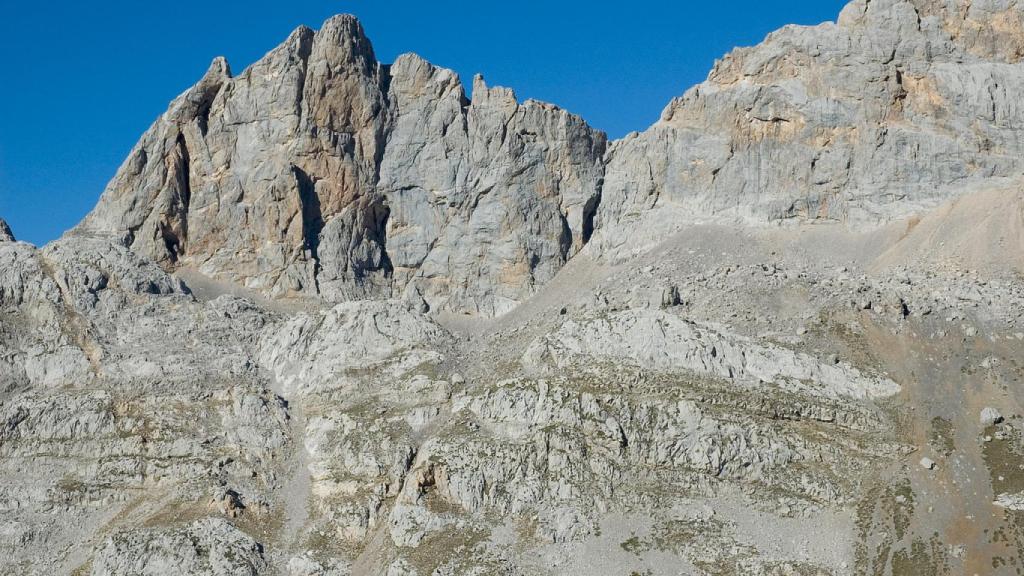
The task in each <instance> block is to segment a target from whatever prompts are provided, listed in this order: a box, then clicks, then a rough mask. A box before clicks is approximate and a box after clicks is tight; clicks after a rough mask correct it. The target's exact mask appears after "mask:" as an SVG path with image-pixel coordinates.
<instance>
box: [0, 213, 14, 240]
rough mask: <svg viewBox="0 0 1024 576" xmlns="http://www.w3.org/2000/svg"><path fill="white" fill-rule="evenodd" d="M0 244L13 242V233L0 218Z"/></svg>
mask: <svg viewBox="0 0 1024 576" xmlns="http://www.w3.org/2000/svg"><path fill="white" fill-rule="evenodd" d="M0 242H14V232H11V227H10V226H8V225H7V221H6V220H4V219H3V218H0Z"/></svg>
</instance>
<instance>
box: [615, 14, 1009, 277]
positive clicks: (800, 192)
mask: <svg viewBox="0 0 1024 576" xmlns="http://www.w3.org/2000/svg"><path fill="white" fill-rule="evenodd" d="M1021 14H1022V10H1021V7H1020V6H1018V5H1017V3H1016V2H1008V1H998V0H995V1H986V2H971V3H965V2H957V1H955V0H948V1H929V0H871V1H865V0H857V1H854V2H852V3H851V4H850V5H848V6H847V7H846V8H845V9H844V10H843V12H842V14H841V15H840V17H839V19H838V23H835V24H833V23H826V24H822V25H820V26H814V27H800V26H789V27H786V28H783V29H781V30H779V31H777V32H774V33H772V34H770V35H769V36H768V38H767V39H766V40H765V41H764V42H763V43H762V44H760V45H758V46H755V47H753V48H740V49H737V50H735V51H733V52H732V53H730V54H729V55H727V56H725V57H724V58H723V59H722V60H721V61H719V62H718V63H717V64H716V66H715V68H714V70H712V72H711V74H710V75H709V77H708V79H707V81H706V82H704V83H703V84H700V85H699V86H696V87H694V88H692V89H691V90H689V91H687V92H686V94H685V95H683V96H682V97H680V98H678V99H676V100H674V101H673V102H672V103H670V104H669V105H668V107H667V108H666V109H665V110H664V112H663V113H662V117H661V119H660V120H659V121H658V122H657V123H656V124H655V125H654V126H653V127H651V128H650V129H649V130H648V131H646V132H644V133H642V134H634V135H631V136H628V137H626V138H625V139H624V140H622V141H619V142H616V143H615V144H614V146H613V147H612V150H611V152H610V154H609V160H608V165H607V175H606V184H605V186H604V189H603V195H602V201H601V208H600V211H599V216H598V228H599V229H600V232H599V234H597V240H599V241H598V242H597V246H595V253H598V254H602V255H610V256H611V257H613V258H618V257H625V256H627V255H628V254H630V253H632V252H634V251H635V250H631V248H630V246H633V247H638V248H643V247H644V246H650V245H652V244H653V243H655V242H657V241H660V239H661V238H663V237H664V236H665V234H667V233H670V232H671V231H673V230H677V229H679V228H680V227H682V226H686V225H687V224H692V223H693V222H695V221H701V220H704V221H707V220H730V221H732V220H740V221H745V222H769V221H777V220H787V219H796V220H830V221H842V222H847V223H850V224H852V225H854V226H858V227H863V226H864V225H868V224H873V223H878V222H885V221H888V220H891V219H894V218H896V217H901V216H906V215H909V214H911V213H914V212H918V211H921V210H922V209H924V208H927V207H930V206H934V205H936V204H938V203H940V202H942V201H945V200H948V199H950V198H953V197H956V196H958V195H960V194H961V193H962V190H963V189H964V187H965V186H966V185H967V184H969V183H971V182H978V181H982V180H984V179H988V178H992V177H996V176H1015V175H1019V174H1020V172H1021V170H1022V165H1021V162H1020V160H1019V159H1020V157H1021V152H1022V144H1021V141H1020V138H1019V133H1018V130H1017V127H1019V126H1020V125H1021V123H1022V121H1024V112H1022V110H1021V108H1020V107H1019V106H1018V105H1017V103H1016V98H1015V96H1014V95H1015V94H1017V93H1019V91H1020V90H1021V89H1022V88H1024V75H1021V73H1020V70H1019V66H1017V62H1018V61H1019V60H1020V58H1021V55H1020V43H1021V41H1022V39H1024V33H1022V29H1021V21H1022V20H1021V18H1022V17H1021ZM983 31H992V33H991V34H989V33H988V32H983Z"/></svg>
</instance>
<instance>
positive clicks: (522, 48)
mask: <svg viewBox="0 0 1024 576" xmlns="http://www.w3.org/2000/svg"><path fill="white" fill-rule="evenodd" d="M844 3H845V2H843V1H841V0H813V1H808V0H802V1H795V0H734V1H732V2H724V1H719V2H707V1H703V0H702V1H691V2H686V1H676V2H669V1H666V0H658V1H654V0H632V1H629V2H623V3H614V4H613V3H610V2H609V3H604V5H602V3H600V2H584V1H580V0H567V1H562V2H558V1H550V0H549V1H547V2H543V1H534V0H523V1H520V2H454V1H448V0H431V1H423V0H419V1H415V2H413V1H404V0H391V1H381V0H356V1H329V0H315V1H314V0H287V1H284V0H276V1H264V0H245V1H240V0H226V1H216V0H205V1H196V0H178V1H176V2H104V1H97V2H82V1H81V0H74V1H72V0H55V1H49V2H41V1H38V0H27V1H11V2H6V5H5V7H4V9H3V11H2V17H0V53H2V54H3V55H4V56H3V62H4V66H3V70H2V75H3V80H4V81H3V84H2V86H0V217H3V218H5V219H6V220H7V221H8V223H10V225H11V227H12V228H13V229H14V234H15V236H17V237H18V238H19V239H21V240H27V241H29V242H33V243H35V244H42V243H45V242H48V241H50V240H52V239H54V238H57V237H58V236H60V234H61V233H62V232H63V231H64V230H66V229H68V228H70V227H71V226H73V225H75V224H76V223H77V222H78V221H79V220H80V219H81V218H82V217H83V216H84V215H85V213H86V212H88V211H89V210H90V209H91V208H92V206H93V205H94V204H95V203H96V200H97V198H99V194H100V193H101V192H102V190H103V187H104V186H105V184H106V182H107V180H109V179H110V178H111V177H112V176H113V174H114V172H115V171H116V169H117V167H118V166H119V165H120V163H121V160H122V159H123V158H124V157H125V156H126V155H127V153H128V152H129V151H130V150H131V147H132V145H133V144H134V143H135V141H136V140H137V139H138V137H139V136H140V135H141V134H142V132H143V131H144V130H145V129H146V128H147V127H148V126H149V124H150V123H151V122H152V121H153V120H154V119H155V118H156V117H157V116H158V115H159V114H160V113H161V112H163V110H164V109H165V107H166V105H167V103H168V102H169V101H170V100H171V99H172V98H174V97H175V96H176V95H177V94H179V93H180V92H182V91H184V90H185V89H186V88H188V87H189V86H190V85H191V84H192V83H194V82H195V81H196V80H198V79H199V77H200V76H201V75H202V73H203V72H204V71H205V70H206V68H207V66H208V65H209V63H210V60H211V59H212V58H213V57H214V56H217V55H223V56H226V57H227V59H228V61H229V62H230V63H231V68H232V70H233V71H234V72H235V73H236V74H237V73H238V72H241V71H242V69H244V68H245V67H246V66H247V65H249V64H250V63H252V62H253V61H254V60H256V59H257V58H259V57H260V56H261V55H263V54H264V53H265V52H267V51H268V50H270V49H271V48H273V47H274V46H276V45H277V44H278V43H279V42H280V41H282V40H283V39H284V38H285V37H286V36H287V35H288V33H289V32H290V31H291V30H292V29H294V28H295V27H296V26H298V25H300V24H306V25H309V26H311V27H313V28H316V27H318V26H319V25H320V23H321V22H323V21H324V20H325V19H327V18H328V17H329V16H331V15H333V14H337V13H342V12H348V13H352V14H355V15H356V16H358V17H359V18H360V19H361V20H362V22H363V25H364V27H365V28H366V30H367V34H368V35H369V37H370V39H371V40H372V41H373V44H374V47H375V49H376V52H377V57H378V58H380V59H381V60H382V61H384V62H390V61H392V60H393V59H394V58H395V56H397V55H398V54H401V53H403V52H416V53H418V54H420V55H422V56H424V57H425V58H427V59H428V60H430V61H432V62H434V63H435V64H438V65H441V66H445V67H448V68H453V69H455V70H456V71H457V72H459V74H460V75H461V76H462V78H463V81H464V82H465V81H469V80H471V78H472V75H473V74H474V73H476V72H481V73H483V74H484V76H485V77H486V78H487V81H488V83H489V84H492V85H495V84H499V85H503V86H510V87H512V88H514V89H515V90H516V93H517V94H518V96H519V97H520V98H521V99H524V98H537V99H540V100H546V101H549V102H554V103H556V104H558V105H560V106H562V107H564V108H567V109H568V110H571V111H573V112H575V113H578V114H580V115H582V116H583V117H584V118H586V119H587V120H588V121H589V122H590V123H591V124H592V125H593V126H595V127H597V128H600V129H603V130H605V131H606V132H608V134H609V135H610V136H611V137H613V138H615V137H621V136H622V135H624V134H626V133H627V132H629V131H631V130H642V129H644V128H645V127H647V126H648V125H650V124H651V123H652V122H654V121H655V120H656V119H657V118H658V115H659V114H660V112H661V109H662V108H663V107H664V106H665V104H666V103H667V102H668V101H669V100H670V99H671V98H672V97H674V96H677V95H679V94H682V93H683V91H685V90H686V88H688V87H690V86H691V85H693V84H695V83H697V82H700V81H702V80H703V79H704V78H705V77H706V75H707V73H708V70H709V69H710V67H711V65H712V63H713V62H714V60H715V59H716V58H718V57H720V56H721V55H722V54H724V53H725V52H727V51H728V50H729V49H731V48H732V47H733V46H737V45H741V46H742V45H751V44H756V43H757V42H760V41H761V40H762V39H763V38H764V36H765V34H767V33H768V32H770V31H772V30H774V29H776V28H778V27H780V26H782V25H784V24H787V23H798V24H816V23H819V22H823V21H826V20H834V19H835V18H836V16H837V15H838V13H839V10H840V9H841V8H842V5H843V4H844Z"/></svg>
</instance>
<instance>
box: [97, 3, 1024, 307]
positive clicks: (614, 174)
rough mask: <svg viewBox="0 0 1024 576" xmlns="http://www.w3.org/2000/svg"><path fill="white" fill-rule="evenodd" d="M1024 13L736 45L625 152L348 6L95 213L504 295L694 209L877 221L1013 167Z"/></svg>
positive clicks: (187, 253) (876, 9) (216, 244)
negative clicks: (387, 50) (384, 58)
mask: <svg viewBox="0 0 1024 576" xmlns="http://www.w3.org/2000/svg"><path fill="white" fill-rule="evenodd" d="M1019 13H1020V10H1019V9H1017V8H1016V4H1015V3H1013V2H1009V1H1005V0H1004V1H1000V0H985V1H983V2H974V3H971V4H966V3H958V2H952V1H950V2H939V1H925V0H871V1H864V0H857V1H855V2H852V3H851V4H850V5H848V6H847V7H846V8H845V9H844V10H843V12H842V14H841V15H840V16H839V18H838V23H825V24H821V25H819V26H811V27H805V26H788V27H785V28H783V29H781V30H779V31H777V32H774V33H772V34H770V35H769V36H768V37H767V38H766V39H765V41H764V42H763V43H761V44H759V45H757V46H754V47H750V48H739V49H736V50H734V51H733V52H731V53H730V54H728V55H726V56H725V57H724V58H723V59H722V60H721V61H719V62H718V63H717V64H716V66H715V68H714V69H713V70H712V71H711V73H710V74H709V76H708V79H707V81H705V82H704V83H702V84H700V85H699V86H696V87H694V88H692V89H691V90H689V91H687V92H686V93H685V94H684V95H683V96H681V97H680V98H677V99H676V100H674V101H673V102H672V103H670V104H669V106H668V107H667V108H666V109H665V111H664V113H663V114H662V118H661V120H660V121H659V122H658V123H656V124H655V125H654V126H652V127H651V128H650V129H649V130H647V131H646V132H644V133H641V134H634V135H631V136H629V137H627V138H626V139H624V140H623V141H621V142H619V143H617V144H616V145H615V146H614V147H613V148H612V149H611V150H610V151H609V153H608V154H606V151H608V150H607V149H608V146H607V142H606V139H605V136H604V135H603V134H602V133H600V132H599V131H596V130H594V129H592V128H590V127H589V126H588V125H587V124H586V122H585V121H584V120H583V119H581V118H579V117H577V116H574V115H572V114H569V113H568V112H565V111H563V110H561V109H559V108H557V107H555V106H552V105H547V104H540V103H536V102H533V101H528V102H525V103H520V102H519V101H518V100H517V98H516V95H515V93H514V92H513V91H512V90H511V89H507V88H495V87H489V86H487V84H486V82H485V81H484V80H483V77H482V76H480V75H477V76H476V77H475V78H474V79H473V82H472V87H473V98H472V102H470V101H469V99H468V98H467V97H466V94H465V90H464V88H463V86H462V83H461V80H460V79H459V77H458V75H457V74H455V73H454V72H452V71H451V70H446V69H443V68H439V67H436V66H434V65H433V64H430V63H429V62H426V61H425V60H423V59H422V58H420V57H418V56H415V55H403V56H401V57H399V58H398V59H397V60H396V61H395V62H394V63H393V64H391V65H383V64H381V63H379V62H378V61H377V60H376V57H375V55H374V52H373V47H372V45H371V43H370V41H369V39H367V37H366V35H365V33H364V31H363V29H362V26H361V25H360V24H359V21H358V20H357V19H356V18H355V17H353V16H350V15H342V16H336V17H333V18H331V19H329V20H327V21H326V22H325V23H324V24H323V26H322V27H321V28H320V30H318V31H316V32H314V31H312V30H310V29H308V28H304V27H301V28H298V29H296V30H295V31H294V32H293V33H292V34H291V35H290V36H289V37H288V39H287V40H286V41H285V42H284V43H282V44H281V45H280V46H279V47H278V48H276V49H274V50H272V51H271V52H270V53H268V54H267V55H266V56H265V57H264V58H262V59H260V60H259V61H258V62H256V63H255V64H253V65H252V66H250V67H249V68H248V69H246V70H245V71H244V72H242V74H241V75H239V76H238V77H234V78H233V77H232V76H231V73H230V71H229V69H228V66H227V64H226V63H225V62H224V61H223V60H216V61H214V63H213V65H211V68H210V70H209V71H208V72H207V74H206V75H204V77H203V78H202V79H201V80H200V81H199V82H198V83H197V84H196V85H195V86H194V87H192V88H191V89H189V90H188V91H187V92H186V93H185V94H183V95H182V96H180V97H179V98H178V99H176V100H175V101H174V102H173V103H172V104H171V106H170V109H169V110H168V113H167V114H165V115H164V116H163V117H161V119H160V120H158V121H157V122H156V123H155V124H154V125H153V127H152V128H150V130H149V131H148V132H147V133H146V134H145V135H144V136H143V138H142V140H141V141H140V143H139V145H138V146H137V147H136V149H135V150H134V151H133V153H132V155H131V156H130V157H129V159H128V160H127V161H126V162H125V165H124V166H122V168H121V170H120V171H119V172H118V174H117V176H115V178H114V179H113V180H112V181H111V183H110V185H109V186H108V188H107V190H106V192H105V193H104V195H103V198H102V199H101V201H100V203H99V205H98V206H97V207H96V209H95V210H94V211H93V213H91V214H90V215H89V217H87V219H86V220H85V221H84V222H83V224H82V225H81V226H80V227H79V230H81V231H89V232H93V233H102V234H106V235H110V236H114V237H117V238H119V239H120V240H121V241H122V242H123V243H125V244H126V245H128V246H131V247H132V248H133V249H136V250H138V251H140V252H142V253H144V254H147V255H149V256H150V257H152V258H154V259H155V260H157V261H158V262H161V263H163V265H165V266H167V267H169V268H182V267H184V268H194V269H196V270H198V271H199V272H201V273H203V274H206V275H209V276H213V277H216V278H220V279H223V280H227V281H231V282H235V283H238V284H242V285H244V286H246V287H249V288H253V289H256V290H259V291H262V292H264V293H266V294H269V295H272V296H275V297H287V296H292V297H293V296H313V297H318V298H326V299H328V300H332V301H334V300H343V299H348V298H352V297H357V296H358V297H369V296H373V297H389V296H400V295H403V294H419V295H422V297H423V298H424V299H425V302H424V304H425V305H427V306H430V307H434V308H438V309H448V310H451V311H455V312H467V313H472V314H484V315H496V314H501V313H503V312H506V311H508V310H510V309H511V308H513V307H515V306H516V305H517V304H519V303H521V302H523V301H525V300H526V299H527V298H529V297H530V295H531V294H533V293H535V292H536V291H537V290H538V289H539V287H540V286H542V285H543V284H545V283H546V282H547V281H549V280H550V279H551V278H553V277H554V275H555V274H556V273H557V272H558V270H559V269H561V267H562V266H563V265H565V263H566V262H567V261H568V260H569V259H571V258H572V257H573V256H574V255H575V254H577V253H579V252H580V251H581V250H583V248H584V246H585V245H587V244H592V246H591V247H590V248H589V249H588V255H589V257H591V258H596V259H607V260H611V261H615V260H617V259H620V258H623V257H626V256H628V255H629V254H632V253H635V252H637V251H638V250H643V249H644V248H645V247H648V246H650V245H651V243H654V242H658V241H660V240H659V239H660V238H663V237H664V236H665V235H666V234H671V233H674V232H675V231H678V230H680V229H681V228H682V227H685V226H687V225H689V224H690V223H693V222H697V221H709V220H711V221H742V222H744V223H746V224H750V225H763V224H766V223H772V222H783V221H789V222H801V221H818V222H834V223H842V224H844V225H846V226H851V227H855V228H864V227H866V226H867V227H870V226H877V225H879V224H882V223H885V222H888V221H891V220H892V219H894V218H899V217H903V216H906V215H908V214H912V213H914V212H916V211H920V210H925V209H928V208H929V207H933V206H936V205H938V204H939V203H941V202H943V201H945V200H947V199H949V198H953V197H955V196H957V195H958V194H959V193H960V192H959V191H960V190H962V189H963V186H964V184H965V183H969V182H971V181H973V180H976V179H978V178H990V177H994V176H998V177H1006V178H1011V177H1015V176H1016V175H1018V174H1019V173H1020V172H1021V168H1022V163H1021V161H1020V160H1019V158H1020V157H1021V156H1020V155H1019V154H1018V153H1017V152H1018V151H1019V148H1020V147H1021V146H1020V144H1019V142H1018V139H1016V137H1015V136H1014V135H1013V133H1012V132H1011V131H1010V130H1009V127H1011V126H1013V125H1014V122H1017V121H1019V120H1021V118H1018V117H1019V116H1020V114H1021V113H1020V112H1018V108H1017V107H1016V106H1015V105H1014V104H1013V102H1012V96H1011V95H1012V94H1013V93H1015V91H1016V90H1015V87H1016V86H1017V85H1019V84H1021V83H1022V82H1024V79H1022V77H1021V75H1020V74H1019V73H1018V72H1017V71H1016V69H1015V68H1013V67H1012V62H1014V61H1015V59H1016V58H1017V56H1014V55H1013V54H1012V52H1013V51H1014V50H1015V49H1013V48H1012V47H1013V46H1014V42H1015V41H1017V40H1019V39H1020V38H1019V37H1020V34H1019V30H1018V28H1017V27H1015V26H1016V25H1015V24H1014V22H1017V20H1015V18H1018V17H1019ZM985 28H990V29H992V30H994V31H995V34H996V35H998V36H1000V38H1002V40H1000V41H999V42H991V41H989V40H987V38H988V36H985V35H983V34H980V33H977V31H979V30H982V29H985ZM1015 39H1016V40H1015ZM592 239H593V240H594V241H593V242H591V240H592ZM417 298H419V296H417Z"/></svg>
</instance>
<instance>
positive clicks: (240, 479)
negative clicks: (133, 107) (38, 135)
mask: <svg viewBox="0 0 1024 576" xmlns="http://www.w3.org/2000/svg"><path fill="white" fill-rule="evenodd" d="M1022 58H1024V5H1018V4H1017V2H1016V1H1015V0H973V1H968V0H854V1H853V2H851V3H850V4H849V5H848V6H847V7H846V8H845V9H844V10H843V11H842V13H841V14H840V15H839V17H838V19H837V21H836V22H835V23H825V24H821V25H819V26H813V27H797V26H790V27H786V28H783V29H782V30H779V31H777V32H774V33H772V34H771V35H769V36H768V38H766V39H765V41H764V42H763V43H761V44H759V45H758V46H755V47H751V48H739V49H736V50H734V51H733V52H732V53H730V54H729V55H727V56H725V57H724V58H723V59H722V60H720V61H719V62H718V63H716V65H715V67H714V69H713V70H712V71H711V73H710V74H709V76H708V79H707V80H706V81H705V82H704V83H702V84H700V85H698V86H696V87H694V88H692V89H690V90H689V91H687V92H686V93H685V94H684V95H682V96H681V97H679V98H677V99H675V100H673V101H672V102H671V103H669V104H668V106H667V107H666V108H665V110H664V112H663V113H662V116H661V119H660V120H659V121H658V122H657V123H655V124H654V125H653V126H651V127H650V128H649V129H647V130H646V131H644V132H642V133H634V134H630V135H628V136H627V137H625V138H623V139H621V140H616V141H608V139H607V138H606V136H605V135H604V134H603V133H601V132H600V131H597V130H594V129H593V128H591V127H589V126H588V125H587V124H586V122H585V121H584V120H583V119H581V118H579V117H578V116H575V115H573V114H571V113H569V112H566V111H564V110H562V109H560V108H558V107H556V106H553V105H550V104H546V103H542V102H536V101H526V102H519V101H518V100H517V98H516V96H515V94H514V93H513V92H512V91H511V90H509V89H506V88H496V87H489V86H488V85H487V84H486V83H485V82H484V80H483V79H482V78H481V77H479V76H478V77H476V78H474V80H473V89H472V99H470V98H469V97H468V96H467V94H466V92H465V89H464V87H463V83H462V81H461V79H460V78H459V77H458V76H457V75H456V74H455V73H454V72H452V71H450V70H446V69H444V68H439V67H436V66H434V65H433V64H431V63H428V62H426V61H425V60H423V59H422V58H420V57H418V56H416V55H413V54H407V55H403V56H401V57H399V58H398V59H397V60H396V61H395V62H394V63H391V64H384V63H381V62H379V61H378V60H377V59H376V56H375V55H374V52H373V47H372V45H371V43H370V41H369V39H368V38H367V37H366V35H365V34H364V32H363V29H362V27H361V26H360V24H359V22H358V20H357V19H356V18H354V17H352V16H336V17H334V18H331V19H330V20H328V21H327V22H325V23H324V24H323V25H322V26H321V27H320V29H319V30H317V31H313V30H311V29H309V28H305V27H302V28H299V29H297V30H295V31H294V32H293V33H292V34H291V35H290V36H289V37H288V38H287V39H286V40H285V41H284V42H283V43H282V44H281V45H280V46H278V47H277V48H275V49H274V50H272V51H271V52H269V53H268V54H267V55H266V56H264V57H263V58H262V59H260V60H259V61H257V62H256V63H254V64H253V65H252V66H250V67H249V68H247V69H245V70H244V71H242V72H241V73H239V74H238V75H233V74H232V72H231V70H230V67H229V65H228V63H227V62H226V61H225V60H223V59H221V58H218V59H215V60H214V61H213V63H212V65H211V66H210V68H209V70H208V71H207V73H206V74H205V75H204V76H203V78H202V79H200V81H199V82H198V83H197V84H196V85H195V86H193V87H192V88H190V89H189V90H187V91H186V92H185V93H184V94H182V95H181V96H179V97H178V98H176V99H175V100H174V101H173V102H172V103H171V105H170V106H169V108H168V110H167V112H165V113H164V114H163V115H162V116H161V117H160V118H158V119H157V121H156V122H155V123H154V124H153V126H152V127H150V129H149V130H147V131H146V133H145V134H144V135H143V136H142V138H141V139H140V141H139V143H138V144H137V145H136V147H135V148H134V149H133V151H132V152H131V154H130V155H129V157H128V158H127V159H126V160H125V162H124V164H123V165H122V166H121V168H120V169H119V170H118V172H117V174H116V175H115V176H114V178H113V179H112V180H111V182H110V184H109V185H108V186H107V189H106V190H105V191H104V192H103V195H102V197H101V198H100V201H99V203H98V205H97V206H96V208H95V209H94V210H93V211H92V212H91V213H90V214H89V215H88V216H87V217H86V218H85V219H84V220H83V221H82V223H80V224H79V225H78V226H77V227H76V228H74V229H73V230H70V231H69V232H68V233H67V234H65V235H64V237H62V238H61V239H59V240H57V241H55V242H53V243H51V244H48V245H47V246H44V247H41V248H37V247H35V246H32V245H30V244H27V243H24V242H18V241H16V239H15V237H14V234H13V233H11V231H10V229H9V228H8V227H7V226H6V224H5V223H4V222H3V221H2V220H0V510H2V511H3V514H4V522H3V523H2V524H3V526H2V528H0V530H2V531H3V535H4V537H3V538H2V539H0V550H2V551H3V555H2V557H0V572H3V573H11V574H32V575H36V574H39V575H42V574H75V575H79V576H84V575H93V576H100V575H155V574H161V575H164V574H182V575H185V574H208V575H227V574H232V575H234V574H239V575H241V574H246V575H270V574H285V575H289V576H314V575H323V576H327V575H332V576H337V575H348V574H354V575H363V574H384V575H388V576H403V575H406V576H411V575H414V574H415V575H420V576H426V575H437V576H442V575H454V574H515V575H519V574H522V575H533V574H651V575H663V574H666V575H667V574H699V575H705V574H706V575H719V574H721V575H727V574H758V575H766V576H767V575H770V576H777V575H811V574H814V575H817V574H833V575H846V574H884V575H893V576H901V575H905V574H1016V573H1018V571H1019V569H1020V567H1021V566H1022V565H1024V555H1022V553H1021V550H1024V530H1022V528H1021V527H1022V526H1024V473H1022V472H1021V466H1020V462H1021V461H1022V460H1021V458H1022V457H1024V438H1022V435H1021V430H1024V417H1022V414H1024V408H1022V407H1024V393H1022V392H1021V387H1020V385H1021V382H1024V364H1022V363H1021V361H1020V359H1021V358H1022V357H1024V279H1022V274H1024V192H1022V186H1021V184H1022V182H1024V174H1022V172H1024V166H1022V161H1021V158H1024V138H1022V136H1024V131H1022V128H1024V122H1022V120H1024V118H1022V115H1024V109H1022V108H1021V107H1019V106H1018V105H1017V95H1018V94H1019V93H1021V92H1024V90H1022V88H1024V63H1022Z"/></svg>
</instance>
